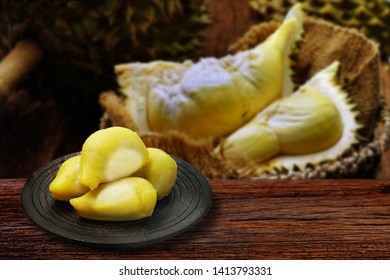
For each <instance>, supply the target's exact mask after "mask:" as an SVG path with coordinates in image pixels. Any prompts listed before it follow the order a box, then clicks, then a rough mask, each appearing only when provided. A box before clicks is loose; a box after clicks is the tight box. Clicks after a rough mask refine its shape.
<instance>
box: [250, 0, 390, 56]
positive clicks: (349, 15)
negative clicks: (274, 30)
mask: <svg viewBox="0 0 390 280" xmlns="http://www.w3.org/2000/svg"><path fill="white" fill-rule="evenodd" d="M297 2H300V3H301V4H302V7H303V9H304V11H305V12H307V13H308V14H309V15H312V16H316V17H320V18H323V19H325V20H328V21H330V22H333V23H336V24H338V25H341V26H345V27H351V28H356V29H358V30H360V31H361V32H363V34H365V35H366V36H368V37H369V38H371V39H373V40H375V41H376V42H378V43H379V44H380V49H381V53H382V58H383V59H386V60H387V59H388V58H389V57H390V29H389V26H390V1H388V0H370V1H363V0H305V1H298V0H287V1H286V0H249V5H250V6H251V8H252V9H253V10H255V11H256V12H258V13H259V14H260V15H261V17H262V18H263V19H264V20H271V19H274V20H280V19H281V18H283V16H284V14H285V12H286V11H287V10H288V9H289V7H290V6H291V5H294V4H295V3H297Z"/></svg>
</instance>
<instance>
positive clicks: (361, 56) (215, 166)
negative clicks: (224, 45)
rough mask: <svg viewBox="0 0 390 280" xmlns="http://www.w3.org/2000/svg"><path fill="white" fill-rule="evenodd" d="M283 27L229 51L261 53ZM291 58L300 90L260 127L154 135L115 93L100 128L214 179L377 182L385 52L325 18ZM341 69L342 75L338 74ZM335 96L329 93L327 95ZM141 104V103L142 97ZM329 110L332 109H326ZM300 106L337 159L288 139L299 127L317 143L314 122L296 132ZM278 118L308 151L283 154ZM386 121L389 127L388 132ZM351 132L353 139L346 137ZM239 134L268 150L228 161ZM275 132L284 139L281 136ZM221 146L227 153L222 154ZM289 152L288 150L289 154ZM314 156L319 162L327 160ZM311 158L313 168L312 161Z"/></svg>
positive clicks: (308, 27) (307, 27)
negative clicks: (122, 131)
mask: <svg viewBox="0 0 390 280" xmlns="http://www.w3.org/2000/svg"><path fill="white" fill-rule="evenodd" d="M279 26H280V24H279V23H276V22H262V23H259V24H256V25H254V26H253V27H252V28H250V29H249V30H248V31H247V32H246V33H245V34H244V35H243V36H242V38H240V39H239V40H237V42H235V43H234V44H233V45H232V46H231V47H230V48H229V51H231V52H232V55H233V56H234V55H237V54H240V53H242V52H245V51H247V50H251V49H253V48H256V47H257V46H258V45H259V44H261V43H262V42H264V41H266V40H267V38H269V36H271V35H270V34H274V32H275V31H276V30H277V28H278V27H279ZM290 58H291V62H292V64H291V65H292V69H293V75H292V76H293V81H294V83H295V85H296V87H294V91H292V90H291V92H290V95H289V94H288V92H286V93H287V94H285V95H283V94H281V95H280V96H279V97H278V98H277V99H276V100H274V101H273V102H271V104H269V105H267V106H266V107H265V108H263V110H264V111H265V112H267V115H266V113H263V112H262V111H263V110H259V112H257V113H256V114H255V116H254V118H261V121H259V122H256V121H255V120H254V121H253V122H251V120H252V119H250V120H248V122H246V123H244V124H242V125H241V126H240V127H238V128H237V129H235V130H234V131H232V132H231V133H228V134H227V135H223V136H216V137H211V138H195V137H191V136H188V133H187V132H186V133H184V132H182V131H164V132H160V131H151V130H150V128H149V127H145V126H143V124H145V122H144V123H142V122H140V121H139V119H137V118H138V116H137V114H136V113H135V111H136V110H134V112H133V113H131V110H130V109H129V107H128V106H126V105H129V104H128V103H125V102H123V101H124V100H125V101H126V102H129V103H130V102H131V99H129V100H127V98H123V94H122V95H119V96H118V95H116V94H115V92H113V91H110V92H104V93H102V95H101V97H100V101H101V104H102V105H103V108H104V109H105V114H104V116H103V118H102V122H101V127H109V126H111V125H121V126H125V127H129V128H132V129H134V130H136V131H139V132H140V136H141V138H142V139H143V140H144V142H145V143H146V145H147V146H148V147H158V148H162V149H164V150H165V151H167V152H168V153H169V154H171V155H176V156H178V157H180V158H182V159H184V160H186V161H188V162H190V163H191V164H193V165H194V166H196V167H197V168H198V169H199V170H200V171H201V172H202V173H203V174H205V175H206V176H207V177H209V178H254V177H255V178H257V177H264V178H301V179H302V178H367V177H372V176H373V173H374V172H375V168H376V167H377V163H378V157H379V158H380V155H381V153H383V151H384V150H385V149H386V148H387V147H388V146H389V142H390V137H388V136H387V135H388V131H390V118H388V114H389V113H388V111H387V105H385V103H384V102H382V101H383V100H382V99H381V98H380V89H381V87H380V60H379V51H378V45H377V44H376V43H374V42H373V41H371V40H369V39H367V38H366V37H365V36H364V35H363V34H361V33H360V32H357V31H355V30H352V29H349V28H344V27H340V26H336V25H335V24H332V23H329V22H327V21H325V20H321V19H318V18H313V17H305V18H304V33H303V35H302V40H300V41H299V44H298V48H296V51H295V52H294V53H293V55H292V56H290ZM335 61H336V62H335ZM337 61H338V62H337ZM332 63H335V64H332ZM337 68H339V71H338V72H337ZM336 72H337V79H336V77H335V75H336ZM287 77H288V76H287ZM314 77H315V78H314ZM336 80H337V82H335V81H336ZM140 81H141V79H140ZM335 84H337V86H335ZM286 88H287V87H286ZM120 90H122V88H121V89H120ZM328 90H329V91H330V92H327V91H328ZM238 94H240V93H238ZM304 99H306V102H307V101H310V103H306V102H305V103H304V102H303V101H302V100H304ZM134 100H135V101H134V102H136V103H137V102H138V101H137V100H136V97H134ZM143 101H144V103H142V102H138V104H139V105H140V106H139V108H141V109H140V111H139V112H140V113H143V112H144V109H143V108H145V106H146V103H147V100H146V99H144V100H143ZM301 101H302V102H301ZM300 102H301V104H300ZM273 103H275V105H274V104H273ZM297 103H298V105H297ZM339 103H341V104H339ZM277 104H279V105H277ZM287 105H288V106H287ZM322 105H324V106H326V108H327V109H326V110H325V109H324V108H322ZM297 106H301V107H302V113H305V114H306V117H310V118H311V119H312V120H314V121H316V122H317V121H319V123H322V124H325V125H324V126H323V130H322V129H319V131H320V132H321V134H322V135H323V136H326V137H324V139H322V138H320V140H319V141H318V142H319V143H318V144H321V145H320V147H322V148H323V149H324V150H323V151H328V152H332V151H333V152H332V154H333V155H334V157H333V158H331V156H328V155H327V154H325V153H322V150H321V151H318V150H320V147H318V146H317V147H316V145H313V143H311V144H310V146H309V147H308V148H311V149H312V150H304V149H305V148H306V147H305V145H303V144H298V145H297V143H294V141H296V140H297V139H298V138H299V135H291V134H290V133H288V132H289V131H290V129H292V128H294V131H299V130H300V129H302V128H303V129H304V130H305V133H303V134H302V135H303V136H304V138H305V137H307V139H313V138H314V139H317V138H318V137H317V136H316V135H315V134H313V133H308V134H307V133H306V128H307V129H309V130H310V131H311V132H313V131H315V130H317V127H313V126H311V123H312V122H304V121H302V122H300V125H297V126H295V124H294V122H293V121H292V120H293V118H291V117H294V119H299V113H300V111H299V110H298V109H297V108H296V107H297ZM316 106H319V107H320V109H319V110H320V111H321V110H324V111H323V112H322V113H323V114H325V113H326V115H328V118H329V120H330V121H329V123H330V124H331V123H332V122H331V121H333V122H335V123H336V124H338V125H337V126H335V129H334V130H335V131H333V128H332V127H329V126H327V125H329V123H328V124H326V122H324V121H323V116H322V114H317V113H316V112H315V111H314V110H315V107H316ZM340 106H341V107H340ZM287 107H291V109H292V110H293V112H294V114H291V112H290V113H289V112H286V110H285V109H286V108H287ZM310 107H313V111H312V110H309V108H310ZM271 108H272V110H271ZM134 109H136V108H134ZM303 109H304V110H303ZM141 115H142V114H141ZM348 116H349V118H348ZM386 116H387V117H386ZM268 118H269V119H270V120H271V119H272V120H273V123H272V129H271V127H270V126H269V125H268V124H267V121H268ZM344 118H345V120H344ZM144 119H146V118H144ZM275 119H276V120H278V122H279V123H280V124H283V123H286V124H288V125H289V126H290V127H289V129H288V130H286V131H287V134H286V133H285V134H284V135H283V139H284V140H283V141H287V140H288V141H290V142H292V143H293V146H294V147H298V148H300V149H303V150H301V151H300V154H298V155H297V154H288V155H287V154H285V155H283V154H281V153H280V150H281V148H280V143H279V138H282V134H283V131H284V130H283V129H279V128H278V127H277V126H275V122H274V121H275ZM340 119H341V120H342V121H340ZM146 120H147V119H146ZM382 122H384V123H383V130H382ZM252 124H256V125H252ZM307 124H309V125H307ZM276 128H278V129H276ZM280 128H282V127H280ZM314 128H315V129H314ZM320 128H321V127H320ZM348 128H349V129H350V130H349V131H350V134H348V133H347V132H348ZM378 129H379V130H378ZM237 131H241V132H242V131H245V133H242V134H243V135H244V136H245V135H246V134H247V133H248V134H249V133H252V135H261V137H262V142H261V145H259V143H257V142H256V141H253V142H254V143H253V144H249V145H247V146H246V147H241V151H244V152H243V153H242V154H241V155H242V156H245V155H246V158H244V159H242V157H241V159H239V158H238V157H237V158H236V157H234V158H233V157H230V158H227V157H225V155H224V152H227V151H229V149H228V147H227V143H226V142H228V141H230V140H232V138H233V135H236V136H237V134H238V133H236V132H237ZM276 131H277V132H278V133H280V135H277V134H276ZM328 135H329V136H330V137H329V138H328ZM346 135H349V137H346ZM309 136H310V137H309ZM229 137H230V138H229ZM237 138H238V137H237ZM237 138H236V139H233V140H237ZM251 139H253V138H252V137H251ZM343 139H344V140H343ZM302 140H305V139H302ZM324 140H325V141H324ZM237 141H239V140H237ZM306 143H307V141H306ZM218 145H221V146H220V147H219V148H217V147H218ZM289 145H290V144H288V143H287V144H286V143H284V146H285V147H286V146H289ZM348 145H349V146H348ZM222 146H223V149H222V148H221V147H222ZM255 147H257V149H255ZM334 147H335V148H334ZM314 148H315V149H314ZM332 148H334V150H333V149H332ZM293 150H294V149H293ZM249 151H251V152H252V154H250V156H248V153H249ZM290 151H291V150H290ZM295 151H296V150H295ZM236 154H237V153H236ZM315 155H320V158H317V157H316V156H315ZM304 159H307V160H308V161H307V162H305V160H304ZM317 159H318V160H317Z"/></svg>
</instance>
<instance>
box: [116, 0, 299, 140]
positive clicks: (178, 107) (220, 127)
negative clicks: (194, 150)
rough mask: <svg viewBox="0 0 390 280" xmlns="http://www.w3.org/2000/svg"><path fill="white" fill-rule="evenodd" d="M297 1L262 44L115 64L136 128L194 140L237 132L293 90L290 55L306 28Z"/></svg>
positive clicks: (141, 130)
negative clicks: (180, 58) (181, 58)
mask: <svg viewBox="0 0 390 280" xmlns="http://www.w3.org/2000/svg"><path fill="white" fill-rule="evenodd" d="M302 17H303V15H302V11H301V9H300V6H299V5H298V4H297V5H296V6H294V7H293V8H292V9H291V10H290V12H289V13H288V14H287V16H286V19H285V20H284V22H283V23H282V24H281V26H280V27H279V28H278V30H276V31H275V32H274V33H273V34H272V35H271V36H270V37H269V38H268V39H267V40H266V41H265V42H264V43H261V44H259V45H258V46H257V47H255V48H253V49H250V50H246V51H242V52H239V53H237V54H235V55H227V56H225V57H223V58H220V59H217V58H213V57H210V58H203V59H201V60H199V61H198V62H193V61H190V60H187V61H185V62H183V63H176V62H168V61H153V62H149V63H126V64H120V65H117V66H116V67H115V73H116V75H117V78H118V84H119V86H120V91H121V93H122V94H123V96H124V97H125V107H126V110H127V111H128V113H129V115H130V116H131V118H132V120H133V121H134V124H135V126H136V130H137V131H138V132H140V133H144V132H149V131H154V132H161V133H165V132H167V131H179V132H181V133H185V134H187V135H190V136H191V137H193V138H203V137H220V136H224V135H228V134H229V133H231V132H233V131H234V130H236V129H237V128H239V127H240V126H242V125H243V124H245V123H246V122H248V121H249V120H250V119H252V118H253V117H254V116H255V115H256V114H257V112H259V111H260V110H262V109H263V108H265V107H266V106H268V105H269V104H270V103H272V102H273V101H275V100H276V99H278V98H280V97H281V96H283V95H284V94H286V93H288V92H289V91H291V89H292V82H291V77H290V74H291V70H290V59H289V56H290V55H291V53H292V51H293V50H294V48H295V46H296V43H297V41H298V40H299V39H300V38H301V34H302V30H303V18H302Z"/></svg>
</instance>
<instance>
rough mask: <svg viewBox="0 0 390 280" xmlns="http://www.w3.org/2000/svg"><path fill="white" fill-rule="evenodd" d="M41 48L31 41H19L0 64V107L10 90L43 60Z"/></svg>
mask: <svg viewBox="0 0 390 280" xmlns="http://www.w3.org/2000/svg"><path fill="white" fill-rule="evenodd" d="M43 55H44V52H43V50H42V48H41V47H40V46H39V45H38V44H37V43H35V42H34V41H31V40H21V41H19V42H18V43H16V45H15V47H14V48H13V49H12V50H11V51H10V52H9V53H8V54H7V55H6V56H5V57H4V58H3V60H2V61H1V63H0V105H1V104H2V103H3V102H5V100H6V98H7V97H8V95H9V94H10V92H11V91H12V90H14V89H15V88H16V87H17V86H18V85H19V84H20V82H21V81H22V80H23V79H24V78H25V77H26V76H27V75H28V74H30V73H31V72H32V70H33V69H34V68H35V66H37V65H38V63H39V62H40V61H41V60H42V59H43Z"/></svg>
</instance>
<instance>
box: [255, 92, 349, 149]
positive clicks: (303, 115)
mask: <svg viewBox="0 0 390 280" xmlns="http://www.w3.org/2000/svg"><path fill="white" fill-rule="evenodd" d="M256 119H259V120H260V121H263V122H266V123H267V126H268V127H269V129H270V130H271V131H273V133H274V134H275V135H276V137H277V139H278V142H279V148H280V151H279V153H281V154H287V155H300V154H307V153H313V152H318V151H321V150H324V149H326V148H328V147H330V146H332V145H333V144H335V143H336V142H337V141H338V140H339V139H340V137H341V134H342V132H343V122H342V119H341V115H340V113H339V112H338V110H337V107H336V106H335V104H333V102H332V101H331V100H330V99H329V98H327V97H325V96H324V95H323V94H322V93H321V92H319V91H318V90H316V89H314V88H305V87H301V88H300V89H299V91H298V92H296V93H295V94H293V95H291V96H289V97H286V98H284V99H281V100H279V102H276V103H275V104H273V105H272V106H271V107H270V108H269V109H268V110H265V111H263V112H262V113H261V114H260V115H259V116H257V117H256Z"/></svg>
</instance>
